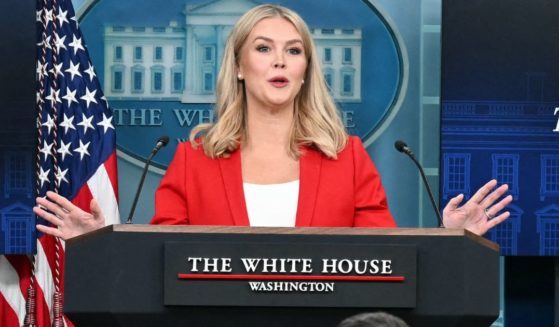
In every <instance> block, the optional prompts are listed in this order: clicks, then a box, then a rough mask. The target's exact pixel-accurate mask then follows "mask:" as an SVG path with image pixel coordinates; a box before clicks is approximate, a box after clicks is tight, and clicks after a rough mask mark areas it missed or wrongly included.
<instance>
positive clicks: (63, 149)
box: [56, 141, 72, 161]
mask: <svg viewBox="0 0 559 327" xmlns="http://www.w3.org/2000/svg"><path fill="white" fill-rule="evenodd" d="M70 145H72V141H70V142H68V144H66V143H64V141H61V142H60V147H59V148H58V150H56V152H58V153H60V155H61V156H62V161H64V159H66V155H69V156H71V155H72V152H70Z"/></svg>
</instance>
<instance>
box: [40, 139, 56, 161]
mask: <svg viewBox="0 0 559 327" xmlns="http://www.w3.org/2000/svg"><path fill="white" fill-rule="evenodd" d="M52 146H53V143H51V144H48V143H47V141H46V140H43V147H42V148H41V149H39V152H40V153H42V154H43V155H44V156H45V158H44V160H45V161H47V157H48V156H52Z"/></svg>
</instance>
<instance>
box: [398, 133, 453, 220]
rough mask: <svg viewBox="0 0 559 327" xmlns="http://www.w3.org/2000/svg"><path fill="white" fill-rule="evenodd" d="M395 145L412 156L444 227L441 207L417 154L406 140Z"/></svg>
mask: <svg viewBox="0 0 559 327" xmlns="http://www.w3.org/2000/svg"><path fill="white" fill-rule="evenodd" d="M394 147H395V148H396V150H398V151H399V152H402V153H405V154H406V155H407V156H408V157H410V159H411V160H412V161H413V162H414V163H415V165H416V166H417V168H418V169H419V173H420V174H421V178H422V179H423V184H424V185H425V188H426V189H427V193H428V194H429V199H431V205H432V206H433V210H435V213H436V214H437V219H438V220H439V227H444V224H443V217H441V212H440V211H439V208H437V204H436V203H435V198H434V197H433V192H431V187H429V183H428V182H427V177H425V172H423V167H421V165H420V164H419V162H418V161H417V159H416V158H415V155H414V154H413V152H412V151H411V149H410V148H409V147H408V145H407V144H406V142H404V141H401V140H398V141H396V142H395V143H394Z"/></svg>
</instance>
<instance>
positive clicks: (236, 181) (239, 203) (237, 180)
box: [218, 149, 249, 226]
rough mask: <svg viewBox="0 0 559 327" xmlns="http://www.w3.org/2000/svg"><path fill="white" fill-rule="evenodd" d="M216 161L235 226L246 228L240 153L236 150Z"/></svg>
mask: <svg viewBox="0 0 559 327" xmlns="http://www.w3.org/2000/svg"><path fill="white" fill-rule="evenodd" d="M218 160H219V168H220V169H221V176H222V178H223V184H224V187H225V193H226V194H227V200H228V202H229V207H230V208H231V214H232V215H233V220H234V221H235V226H248V225H249V221H248V213H247V209H246V202H245V194H244V191H243V176H242V171H241V151H239V150H238V149H237V150H236V151H234V152H233V153H231V156H230V157H229V158H220V159H218Z"/></svg>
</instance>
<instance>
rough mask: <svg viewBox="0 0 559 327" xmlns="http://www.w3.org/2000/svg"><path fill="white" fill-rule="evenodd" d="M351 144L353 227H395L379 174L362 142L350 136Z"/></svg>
mask: <svg viewBox="0 0 559 327" xmlns="http://www.w3.org/2000/svg"><path fill="white" fill-rule="evenodd" d="M351 146H352V151H353V163H354V172H355V173H354V179H355V180H354V186H355V197H354V199H355V213H354V218H353V224H354V226H355V227H396V222H395V221H394V218H393V217H392V214H391V213H390V210H389V209H388V202H387V200H386V193H385V192H384V187H383V186H382V182H381V179H380V175H379V173H378V171H377V169H376V167H375V164H374V163H373V161H372V160H371V158H370V157H369V154H368V153H367V151H366V150H365V148H364V147H363V143H361V140H359V138H357V137H352V140H351Z"/></svg>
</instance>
